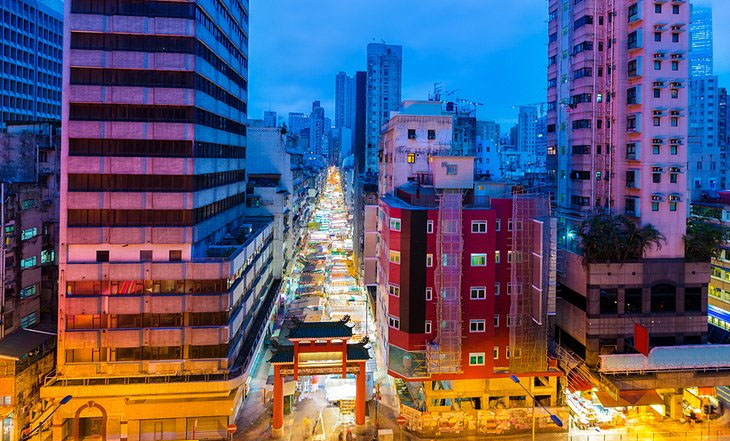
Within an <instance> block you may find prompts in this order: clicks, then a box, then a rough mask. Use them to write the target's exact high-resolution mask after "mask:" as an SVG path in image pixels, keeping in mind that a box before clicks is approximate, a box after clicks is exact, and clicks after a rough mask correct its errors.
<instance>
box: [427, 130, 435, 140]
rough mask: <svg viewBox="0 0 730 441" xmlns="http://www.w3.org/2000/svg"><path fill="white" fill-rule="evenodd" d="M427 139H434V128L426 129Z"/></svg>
mask: <svg viewBox="0 0 730 441" xmlns="http://www.w3.org/2000/svg"><path fill="white" fill-rule="evenodd" d="M428 139H429V140H431V141H433V140H434V139H436V131H435V130H429V131H428Z"/></svg>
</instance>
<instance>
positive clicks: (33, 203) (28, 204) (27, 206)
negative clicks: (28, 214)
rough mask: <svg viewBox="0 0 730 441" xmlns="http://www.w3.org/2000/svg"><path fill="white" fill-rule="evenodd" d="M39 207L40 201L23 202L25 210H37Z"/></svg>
mask: <svg viewBox="0 0 730 441" xmlns="http://www.w3.org/2000/svg"><path fill="white" fill-rule="evenodd" d="M37 206H38V201H37V200H35V199H24V200H23V204H22V207H23V210H28V209H31V208H35V207H37Z"/></svg>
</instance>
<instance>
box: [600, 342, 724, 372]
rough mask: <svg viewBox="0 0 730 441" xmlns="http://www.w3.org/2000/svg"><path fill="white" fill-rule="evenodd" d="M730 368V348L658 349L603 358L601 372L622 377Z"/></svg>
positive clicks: (722, 346) (707, 346)
mask: <svg viewBox="0 0 730 441" xmlns="http://www.w3.org/2000/svg"><path fill="white" fill-rule="evenodd" d="M698 369H712V370H726V369H730V345H693V346H666V347H656V348H653V349H652V350H651V351H649V356H648V357H646V356H644V355H643V354H611V355H601V366H600V368H599V371H600V372H603V373H607V374H621V373H628V372H642V371H667V370H698Z"/></svg>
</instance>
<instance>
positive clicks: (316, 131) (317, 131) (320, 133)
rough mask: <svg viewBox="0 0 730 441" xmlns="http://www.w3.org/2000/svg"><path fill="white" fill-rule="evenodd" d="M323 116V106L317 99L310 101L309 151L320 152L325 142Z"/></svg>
mask: <svg viewBox="0 0 730 441" xmlns="http://www.w3.org/2000/svg"><path fill="white" fill-rule="evenodd" d="M324 120H325V118H324V107H322V105H321V104H320V102H319V101H314V102H313V103H312V112H311V113H310V114H309V152H310V153H313V154H320V155H321V154H322V146H323V143H324V142H325V140H324V137H325V134H326V132H325V121H324Z"/></svg>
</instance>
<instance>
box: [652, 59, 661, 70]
mask: <svg viewBox="0 0 730 441" xmlns="http://www.w3.org/2000/svg"><path fill="white" fill-rule="evenodd" d="M654 70H662V62H661V61H659V60H654Z"/></svg>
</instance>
